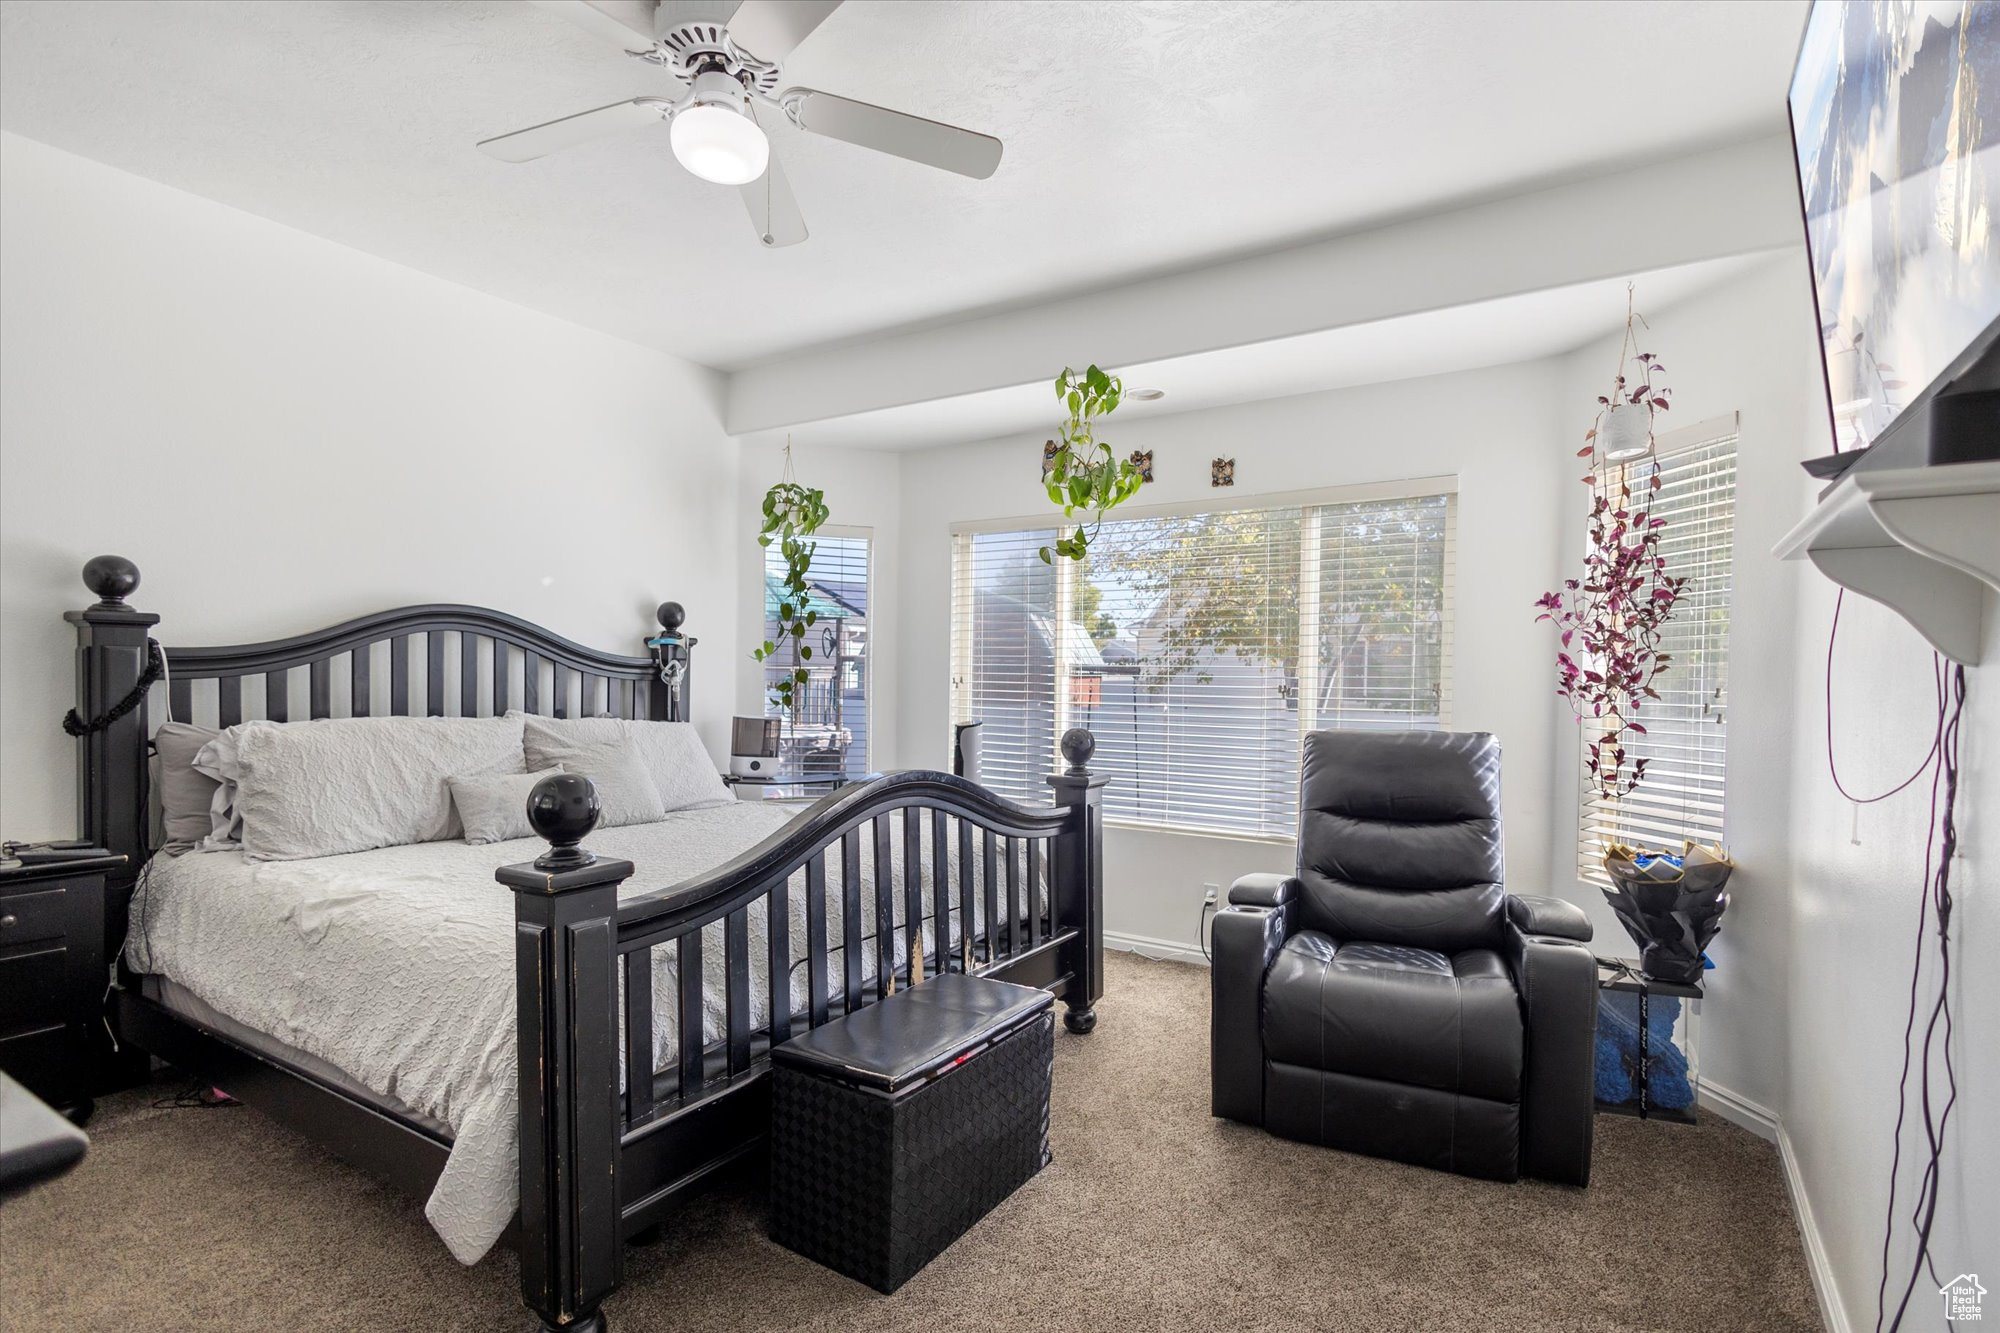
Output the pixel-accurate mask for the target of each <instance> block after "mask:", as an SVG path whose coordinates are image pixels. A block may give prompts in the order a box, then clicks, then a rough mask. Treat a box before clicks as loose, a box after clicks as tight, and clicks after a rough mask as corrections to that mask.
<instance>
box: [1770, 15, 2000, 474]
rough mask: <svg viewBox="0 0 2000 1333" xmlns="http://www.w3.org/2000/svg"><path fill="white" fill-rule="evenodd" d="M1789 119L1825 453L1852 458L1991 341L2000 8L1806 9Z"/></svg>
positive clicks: (1995, 310)
mask: <svg viewBox="0 0 2000 1333" xmlns="http://www.w3.org/2000/svg"><path fill="white" fill-rule="evenodd" d="M1790 105H1791V119H1792V144H1793V148H1794V150H1795V151H1796V154H1797V158H1798V172H1799V192H1800V196H1801V200H1802V202H1803V204H1804V207H1805V222H1806V243H1807V248H1808V250H1809V252H1810V256H1811V261H1812V275H1813V286H1814V292H1815V296H1816V298H1817V300H1818V305H1819V323H1820V334H1821V345H1822V350H1823V352H1824V356H1825V366H1826V382H1827V394H1828V398H1829V401H1830V403H1831V405H1832V409H1833V420H1834V433H1835V438H1836V441H1837V445H1838V447H1839V448H1840V449H1841V450H1843V451H1846V450H1850V449H1859V448H1864V447H1866V446H1868V445H1871V444H1873V443H1874V442H1875V441H1876V440H1878V439H1880V438H1881V437H1882V436H1883V434H1884V433H1885V432H1887V431H1888V430H1889V429H1890V427H1892V426H1894V425H1895V424H1896V423H1897V421H1898V420H1899V419H1900V418H1902V417H1903V416H1904V415H1905V414H1906V413H1907V412H1909V410H1910V409H1911V408H1913V407H1915V406H1917V405H1918V404H1920V403H1922V402H1923V401H1924V400H1925V399H1926V398H1927V397H1928V396H1929V395H1930V394H1931V393H1932V392H1933V391H1934V390H1935V389H1936V388H1937V386H1938V385H1939V384H1940V382H1941V381H1945V380H1948V379H1950V378H1951V377H1952V376H1954V375H1956V374H1959V373H1962V372H1963V370H1964V369H1965V368H1966V367H1967V366H1970V365H1971V364H1972V363H1973V362H1974V361H1975V360H1977V359H1978V358H1979V357H1980V356H1981V355H1983V354H1984V353H1985V352H1987V351H1988V350H1990V349H1991V347H1992V345H1993V343H1994V341H1995V339H1996V338H2000V3H1991V2H1982V0H1814V4H1813V6H1812V10H1811V12H1810V14H1809V15H1808V17H1807V19H1806V31H1805V38H1804V40H1803V42H1802V43H1801V44H1800V48H1799V58H1798V65H1797V67H1796V68H1795V69H1794V71H1793V73H1792V87H1791V98H1790Z"/></svg>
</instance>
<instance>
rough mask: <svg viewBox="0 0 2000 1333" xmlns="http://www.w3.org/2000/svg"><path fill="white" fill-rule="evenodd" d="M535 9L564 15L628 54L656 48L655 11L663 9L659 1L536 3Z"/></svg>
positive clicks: (554, 0)
mask: <svg viewBox="0 0 2000 1333" xmlns="http://www.w3.org/2000/svg"><path fill="white" fill-rule="evenodd" d="M535 7H536V8H538V9H546V10H548V11H549V13H551V14H560V15H562V16H563V17H564V18H566V19H568V20H569V21H570V22H571V23H574V24H576V26H577V27H579V28H583V29H585V30H587V31H589V32H594V33H596V34H597V35H598V36H600V37H602V38H603V39H604V40H606V41H608V42H617V43H618V44H619V45H620V46H623V47H624V48H625V49H626V50H628V51H646V50H650V49H652V46H653V11H654V10H655V9H657V8H659V4H658V0H535Z"/></svg>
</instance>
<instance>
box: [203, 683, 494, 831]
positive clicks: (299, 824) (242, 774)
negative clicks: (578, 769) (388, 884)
mask: <svg viewBox="0 0 2000 1333" xmlns="http://www.w3.org/2000/svg"><path fill="white" fill-rule="evenodd" d="M236 767H237V778H236V811H237V813H238V814H239V815H241V816H242V820H243V854H244V855H245V856H246V857H248V858H249V859H250V860H252V861H297V860H303V859H305V858H307V857H313V856H337V855H339V854H340V853H342V852H360V851H366V850H368V849H369V848H371V847H398V846H402V845H404V844H406V843H413V842H436V841H438V840H439V839H442V838H455V837H457V836H459V833H460V831H461V830H460V825H459V822H458V817H457V815H456V814H455V813H454V812H453V810H452V804H451V779H452V778H453V777H477V776H481V775H484V774H491V773H520V772H524V771H525V765H523V763H522V762H521V721H520V719H519V718H511V717H464V718H460V717H357V718H332V719H324V720H321V721H317V722H307V723H296V722H295V723H285V724H281V723H276V722H246V723H244V724H243V725H242V727H241V728H240V729H237V736H236Z"/></svg>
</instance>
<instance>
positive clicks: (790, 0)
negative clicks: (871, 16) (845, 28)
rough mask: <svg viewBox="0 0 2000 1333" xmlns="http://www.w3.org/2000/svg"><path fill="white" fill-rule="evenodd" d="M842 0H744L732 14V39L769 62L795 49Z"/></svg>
mask: <svg viewBox="0 0 2000 1333" xmlns="http://www.w3.org/2000/svg"><path fill="white" fill-rule="evenodd" d="M840 3H841V0H743V3H742V4H741V5H738V6H737V7H736V12H735V13H734V14H732V15H730V16H729V40H730V41H732V42H734V43H735V44H736V46H737V49H738V50H741V51H743V52H745V53H746V54H749V55H753V56H755V57H757V59H759V60H761V61H763V62H764V63H766V64H769V65H775V64H778V63H779V62H780V61H782V60H783V59H784V58H785V57H786V56H788V55H790V54H791V53H792V50H793V48H795V47H796V46H798V44H799V43H800V42H803V41H804V40H805V39H806V38H808V37H810V36H812V33H813V29H814V28H817V27H818V26H819V25H820V24H822V23H824V22H826V16H827V15H829V14H831V13H832V12H833V11H834V10H836V9H839V8H840Z"/></svg>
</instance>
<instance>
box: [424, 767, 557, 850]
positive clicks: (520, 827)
mask: <svg viewBox="0 0 2000 1333" xmlns="http://www.w3.org/2000/svg"><path fill="white" fill-rule="evenodd" d="M560 772H562V770H561V769H560V768H551V769H548V770H546V771H544V772H541V773H480V774H468V775H466V776H463V777H453V778H452V779H451V780H450V781H451V804H452V807H453V808H454V809H455V810H457V811H458V822H459V823H460V824H462V825H464V826H465V840H466V841H467V842H468V843H473V844H478V843H486V842H507V841H509V840H510V839H513V838H527V837H532V836H533V835H534V832H535V829H534V826H533V825H532V824H530V823H529V822H528V795H529V793H530V792H532V791H534V789H535V784H536V783H537V782H540V781H541V780H542V779H543V778H546V777H552V776H554V775H555V774H557V773H560Z"/></svg>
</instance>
